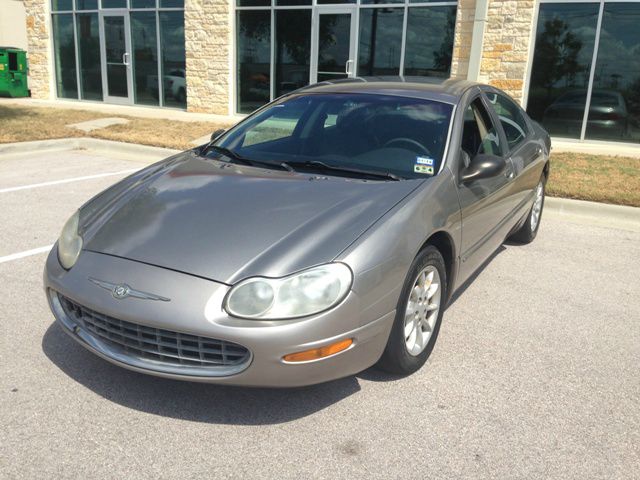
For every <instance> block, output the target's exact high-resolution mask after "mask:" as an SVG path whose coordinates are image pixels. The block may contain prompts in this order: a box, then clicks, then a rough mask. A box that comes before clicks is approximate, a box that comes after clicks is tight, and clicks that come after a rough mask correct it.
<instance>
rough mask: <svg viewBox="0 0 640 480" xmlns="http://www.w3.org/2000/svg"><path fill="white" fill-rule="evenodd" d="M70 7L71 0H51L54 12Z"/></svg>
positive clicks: (69, 8) (71, 7)
mask: <svg viewBox="0 0 640 480" xmlns="http://www.w3.org/2000/svg"><path fill="white" fill-rule="evenodd" d="M72 9H73V0H51V10H52V11H54V12H57V11H62V10H72Z"/></svg>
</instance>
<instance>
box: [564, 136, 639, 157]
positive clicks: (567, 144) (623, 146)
mask: <svg viewBox="0 0 640 480" xmlns="http://www.w3.org/2000/svg"><path fill="white" fill-rule="evenodd" d="M561 152H572V153H587V154H591V155H612V156H620V157H632V158H640V144H633V143H615V142H598V141H584V142H580V141H578V140H567V139H564V138H552V139H551V153H552V154H553V153H561Z"/></svg>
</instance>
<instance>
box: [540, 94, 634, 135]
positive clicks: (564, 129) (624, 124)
mask: <svg viewBox="0 0 640 480" xmlns="http://www.w3.org/2000/svg"><path fill="white" fill-rule="evenodd" d="M586 100H587V92H586V90H573V91H570V92H567V93H565V94H563V95H560V96H559V97H558V98H557V99H556V100H555V101H554V102H553V103H552V104H551V105H549V107H547V109H546V110H545V111H544V116H543V120H542V123H543V125H544V126H545V128H547V129H548V130H549V131H550V132H551V133H552V134H555V135H562V134H563V133H564V134H569V135H573V136H576V135H580V133H581V131H582V123H583V120H584V109H585V106H586ZM587 133H588V134H589V135H590V136H592V137H604V138H613V137H615V138H626V137H628V135H629V113H628V111H627V104H626V102H625V100H624V97H623V96H622V94H621V93H620V92H616V91H613V90H594V91H593V93H592V95H591V105H590V107H589V116H588V120H587Z"/></svg>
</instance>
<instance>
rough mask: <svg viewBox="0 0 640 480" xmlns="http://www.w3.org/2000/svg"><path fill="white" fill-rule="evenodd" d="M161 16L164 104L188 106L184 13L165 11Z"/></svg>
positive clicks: (160, 13) (180, 106) (179, 106)
mask: <svg viewBox="0 0 640 480" xmlns="http://www.w3.org/2000/svg"><path fill="white" fill-rule="evenodd" d="M159 16H160V48H161V52H162V58H161V62H162V78H163V90H164V104H165V106H168V107H178V108H185V107H186V106H187V84H186V81H185V70H186V63H185V50H184V12H182V11H173V12H172V11H164V12H159Z"/></svg>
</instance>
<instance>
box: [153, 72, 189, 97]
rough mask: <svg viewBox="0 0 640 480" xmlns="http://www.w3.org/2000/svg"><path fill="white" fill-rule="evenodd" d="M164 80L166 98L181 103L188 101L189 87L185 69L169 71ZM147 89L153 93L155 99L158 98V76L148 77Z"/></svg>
mask: <svg viewBox="0 0 640 480" xmlns="http://www.w3.org/2000/svg"><path fill="white" fill-rule="evenodd" d="M163 78H164V95H165V98H174V99H175V100H176V101H177V102H179V103H186V101H187V86H186V81H185V71H184V69H181V68H178V69H174V70H169V72H168V73H167V74H166V75H165V76H164V77H163ZM147 87H148V88H149V89H150V90H151V91H152V92H153V95H154V97H155V98H158V76H157V75H149V76H148V77H147Z"/></svg>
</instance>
